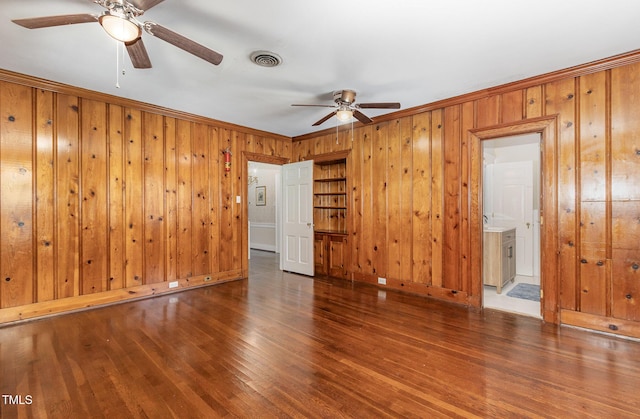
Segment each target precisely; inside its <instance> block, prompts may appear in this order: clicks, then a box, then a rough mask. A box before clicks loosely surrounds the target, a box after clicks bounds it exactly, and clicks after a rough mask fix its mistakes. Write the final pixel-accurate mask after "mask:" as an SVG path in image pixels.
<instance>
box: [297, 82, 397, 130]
mask: <svg viewBox="0 0 640 419" xmlns="http://www.w3.org/2000/svg"><path fill="white" fill-rule="evenodd" d="M333 101H334V102H335V103H336V104H335V105H291V106H320V107H326V108H335V110H334V111H333V112H331V113H330V114H329V115H327V116H325V117H324V118H322V119H320V120H319V121H318V122H316V123H315V124H313V125H312V126H314V127H315V126H318V125H320V124H322V123H324V122H325V121H327V120H328V119H329V118H331V117H332V116H333V115H336V117H337V118H338V120H340V121H343V122H346V121H349V120H350V119H351V118H352V117H355V118H356V119H357V120H358V121H360V122H362V123H363V124H369V123H371V122H373V119H371V118H369V117H368V116H367V115H365V114H363V113H362V112H360V110H359V109H400V104H399V103H397V102H377V103H360V104H356V103H355V102H356V92H355V91H354V90H348V89H345V90H338V91H335V92H333Z"/></svg>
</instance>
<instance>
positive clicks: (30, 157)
mask: <svg viewBox="0 0 640 419" xmlns="http://www.w3.org/2000/svg"><path fill="white" fill-rule="evenodd" d="M4 76H7V74H4ZM7 77H9V78H10V79H11V81H7V80H4V81H0V159H1V164H2V166H1V171H0V233H1V235H2V240H1V241H0V272H1V274H2V276H1V280H0V323H4V322H11V321H15V320H19V319H25V318H29V317H35V316H39V315H42V314H50V313H55V312H61V311H66V310H70V309H78V308H82V307H87V306H92V305H97V304H102V303H109V302H114V301H121V300H126V299H131V298H138V297H141V296H145V295H150V294H157V293H161V292H166V291H167V290H168V283H169V282H170V281H178V282H179V287H188V286H196V285H204V284H207V283H209V282H208V281H211V283H214V282H216V281H222V280H229V279H235V278H241V277H245V276H246V275H247V273H248V269H247V268H248V265H247V253H246V251H245V250H244V247H246V242H247V231H246V226H245V224H246V221H245V220H246V214H247V208H246V202H245V201H246V200H245V199H244V196H246V184H245V183H243V179H244V177H246V173H245V171H246V168H244V167H243V164H244V165H246V160H243V158H242V156H243V152H248V153H251V154H252V155H255V156H258V157H259V156H271V157H273V158H276V157H277V158H281V159H285V161H288V160H289V159H290V154H291V139H290V138H288V137H283V136H278V135H275V134H273V135H272V134H268V133H263V132H261V131H256V130H251V129H248V128H246V129H245V128H243V127H237V126H233V125H231V124H225V123H218V122H217V121H213V120H207V119H205V118H199V117H195V116H194V117H192V118H191V117H189V116H188V115H186V116H182V115H180V116H173V115H172V114H168V113H164V114H163V111H162V109H160V110H157V109H154V108H151V109H149V108H148V107H149V105H144V104H140V105H139V104H137V103H135V102H132V101H131V102H128V101H123V100H122V99H118V98H112V99H113V101H112V100H110V98H109V97H106V98H105V97H104V96H103V95H99V94H95V95H92V94H91V92H86V91H82V90H80V89H74V88H72V87H65V88H63V89H62V91H52V90H48V89H46V88H41V87H39V86H38V83H39V81H38V80H37V79H31V78H28V77H24V79H21V78H20V76H19V75H14V74H10V75H9V76H7ZM0 79H1V78H0ZM13 80H17V81H18V82H14V81H13ZM76 90H77V92H76ZM145 106H147V108H145ZM226 147H230V149H231V150H232V152H233V158H232V168H231V171H230V172H225V171H224V165H223V164H222V161H223V160H222V159H223V156H222V150H224V149H225V148H226ZM238 195H240V196H242V199H241V201H242V203H241V204H237V203H236V196H238ZM209 278H210V279H209Z"/></svg>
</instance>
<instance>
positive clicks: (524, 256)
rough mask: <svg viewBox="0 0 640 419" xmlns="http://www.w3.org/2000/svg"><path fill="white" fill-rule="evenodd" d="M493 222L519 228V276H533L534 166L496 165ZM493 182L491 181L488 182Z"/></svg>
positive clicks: (491, 221) (501, 225)
mask: <svg viewBox="0 0 640 419" xmlns="http://www.w3.org/2000/svg"><path fill="white" fill-rule="evenodd" d="M492 175H493V190H492V192H493V200H492V201H493V202H492V205H491V210H492V212H491V214H490V215H489V217H490V223H491V224H493V225H496V226H500V227H509V228H515V229H516V273H517V274H518V275H527V276H531V275H533V227H534V226H533V163H532V162H531V161H522V162H517V163H495V164H493V170H492ZM488 181H489V182H491V179H488Z"/></svg>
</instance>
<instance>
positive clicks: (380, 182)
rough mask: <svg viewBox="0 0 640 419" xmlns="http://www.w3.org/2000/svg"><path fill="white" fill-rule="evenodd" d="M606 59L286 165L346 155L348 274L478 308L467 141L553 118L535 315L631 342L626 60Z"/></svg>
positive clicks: (637, 144)
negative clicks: (480, 133)
mask: <svg viewBox="0 0 640 419" xmlns="http://www.w3.org/2000/svg"><path fill="white" fill-rule="evenodd" d="M620 61H621V63H620V64H609V67H610V68H606V69H601V67H602V66H603V63H598V65H594V66H584V67H582V68H581V69H580V71H579V72H578V71H574V72H573V73H572V72H566V75H565V74H564V73H562V74H561V73H558V74H556V75H551V76H546V77H542V76H541V77H540V78H539V79H540V80H541V81H537V80H535V79H531V80H528V81H525V82H522V83H519V84H518V83H514V84H512V85H509V86H504V87H500V88H496V89H493V90H492V91H486V92H479V93H475V94H470V95H468V96H467V97H464V96H463V97H460V98H453V99H451V100H449V101H443V104H442V106H436V105H433V106H425V108H428V109H427V110H423V109H415V110H409V111H405V112H404V113H403V112H400V113H398V114H399V116H398V117H395V119H393V116H392V117H391V118H386V119H382V120H381V121H380V122H377V123H374V124H371V125H369V126H356V128H355V129H354V130H353V132H352V133H351V132H350V131H348V130H342V131H340V134H339V135H338V136H336V134H335V129H333V131H330V130H327V131H321V132H319V133H316V134H308V135H305V136H301V137H297V138H294V139H293V140H294V142H293V160H294V161H299V160H302V159H309V158H312V156H313V155H314V154H321V153H326V152H330V151H338V150H351V153H350V160H349V175H350V176H351V178H352V180H351V182H352V183H351V184H352V187H353V190H352V194H351V202H350V211H349V218H350V220H349V243H348V246H349V249H350V252H351V258H350V260H351V265H350V267H349V271H350V272H351V273H352V274H353V278H354V279H355V280H360V281H367V282H371V283H377V278H378V277H386V278H387V284H388V286H390V287H395V288H399V289H405V290H408V291H412V292H418V293H423V294H428V295H432V296H436V297H438V298H443V299H447V300H452V301H458V302H462V303H465V304H470V305H472V306H480V305H481V298H480V293H481V289H482V286H481V279H480V276H479V271H477V269H476V268H477V266H475V265H474V264H473V263H472V260H473V258H472V256H473V257H478V256H477V252H478V249H479V246H480V245H481V244H480V243H478V240H476V241H475V242H474V241H473V240H472V238H473V237H478V236H479V234H475V233H477V231H476V230H478V231H479V230H480V229H481V227H480V225H479V224H480V223H481V216H480V215H479V214H473V213H472V212H471V211H472V208H474V205H472V203H471V202H470V200H471V199H473V198H474V194H473V193H471V191H472V190H476V191H477V190H479V185H478V183H479V178H478V177H476V176H474V175H473V171H472V170H471V168H472V166H473V165H479V164H480V162H479V161H478V162H475V161H473V160H472V159H473V158H474V156H478V152H475V153H472V152H471V151H470V144H469V139H470V138H471V134H470V133H471V132H473V131H474V130H475V131H477V130H482V129H484V128H487V127H508V126H514V127H517V126H518V124H521V123H522V124H525V123H527V122H528V121H533V120H537V119H536V118H538V119H539V118H543V117H547V116H550V117H555V118H556V120H557V126H554V127H552V128H551V130H552V131H550V132H551V133H552V135H551V134H550V137H553V141H554V142H553V147H555V148H553V147H551V148H548V149H545V157H544V158H545V159H546V162H547V163H546V165H545V167H546V168H548V169H549V170H553V171H554V173H553V174H552V175H553V176H551V177H549V179H555V180H554V181H553V182H554V183H555V184H551V185H547V186H546V188H547V190H548V191H550V194H549V198H550V199H555V197H556V196H557V201H553V202H550V205H552V207H551V211H550V214H547V215H548V216H550V218H549V219H550V220H553V222H554V223H557V232H556V231H554V232H553V234H551V233H550V234H549V236H551V235H553V237H550V239H551V240H550V244H549V245H548V247H547V248H546V249H543V252H545V251H546V255H547V256H546V258H547V260H546V261H545V263H547V264H550V267H547V268H546V269H549V271H548V272H550V274H549V275H548V276H549V278H547V280H552V281H557V284H553V287H552V288H553V289H554V290H555V291H554V292H555V293H556V295H552V296H546V298H545V299H546V300H548V301H549V304H550V307H547V309H548V310H551V311H552V312H555V313H557V318H554V317H553V316H550V317H549V318H547V317H546V316H545V318H546V319H548V320H551V321H561V322H563V323H568V324H574V325H578V326H583V327H590V328H595V329H600V330H606V331H610V332H614V333H622V334H627V335H631V336H636V337H640V327H639V326H640V323H638V322H640V269H639V268H638V265H640V64H638V63H634V62H633V61H635V62H637V61H638V53H635V54H632V55H631V56H628V57H624V59H622V60H620ZM605 67H606V66H605ZM576 73H579V74H576ZM378 119H379V120H380V119H381V118H378ZM507 131H508V129H507ZM550 144H551V143H550ZM476 158H479V157H476ZM475 207H476V208H478V205H477V203H476V205H475ZM556 220H557V221H556ZM474 229H475V230H474ZM556 237H557V239H556ZM474 252H475V256H474Z"/></svg>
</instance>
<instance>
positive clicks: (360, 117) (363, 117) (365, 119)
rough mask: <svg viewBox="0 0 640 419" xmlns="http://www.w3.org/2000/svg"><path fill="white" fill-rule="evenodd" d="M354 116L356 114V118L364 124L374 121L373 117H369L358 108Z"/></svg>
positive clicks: (354, 111)
mask: <svg viewBox="0 0 640 419" xmlns="http://www.w3.org/2000/svg"><path fill="white" fill-rule="evenodd" d="M353 116H355V117H356V119H357V120H358V121H360V122H362V123H363V124H370V123H372V122H373V119H371V118H369V117H368V116H367V115H365V114H363V113H362V112H360V111H359V110H357V109H354V110H353Z"/></svg>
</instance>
